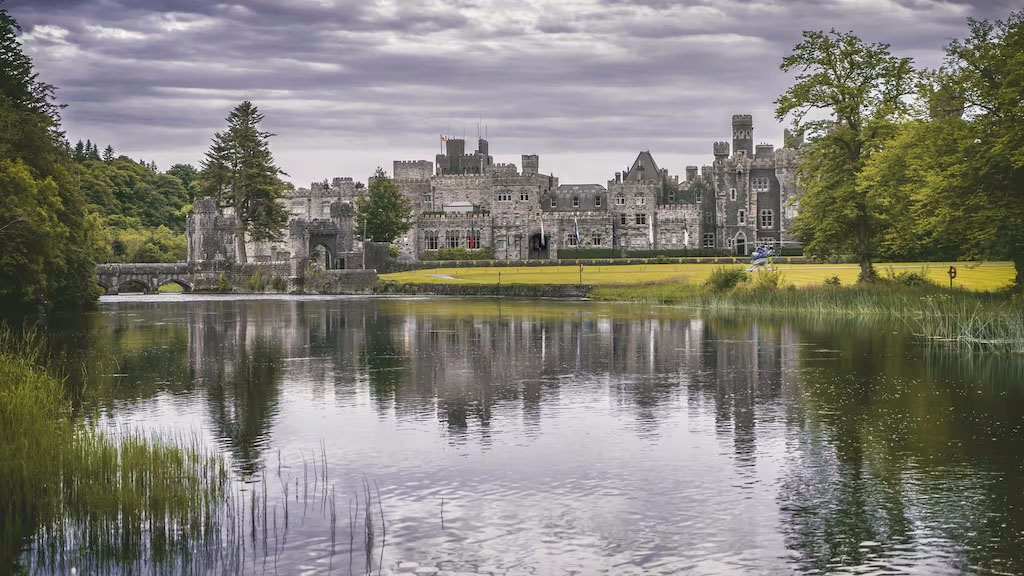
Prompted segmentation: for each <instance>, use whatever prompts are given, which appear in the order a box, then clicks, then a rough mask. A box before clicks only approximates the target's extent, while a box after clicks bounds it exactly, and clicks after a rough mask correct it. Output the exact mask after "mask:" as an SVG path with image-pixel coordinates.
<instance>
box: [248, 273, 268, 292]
mask: <svg viewBox="0 0 1024 576" xmlns="http://www.w3.org/2000/svg"><path fill="white" fill-rule="evenodd" d="M268 284H269V282H268V281H267V278H266V276H264V275H263V270H261V269H259V268H257V269H256V271H255V272H253V274H252V276H249V281H248V282H247V283H246V287H247V288H249V291H250V292H263V291H264V290H266V289H267V285H268Z"/></svg>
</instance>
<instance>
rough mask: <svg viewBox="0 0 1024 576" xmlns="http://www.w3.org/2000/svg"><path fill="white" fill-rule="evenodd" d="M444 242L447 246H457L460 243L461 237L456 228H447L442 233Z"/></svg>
mask: <svg viewBox="0 0 1024 576" xmlns="http://www.w3.org/2000/svg"><path fill="white" fill-rule="evenodd" d="M444 244H445V246H447V247H449V248H458V247H459V245H460V244H462V237H461V234H460V233H459V231H458V230H448V231H447V232H445V234H444Z"/></svg>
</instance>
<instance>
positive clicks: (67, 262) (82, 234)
mask: <svg viewBox="0 0 1024 576" xmlns="http://www.w3.org/2000/svg"><path fill="white" fill-rule="evenodd" d="M19 31H20V28H19V27H18V23H17V22H16V21H15V20H14V18H12V17H11V16H10V14H8V13H7V11H6V10H3V9H0V164H2V165H0V178H2V179H3V183H2V184H0V204H2V205H0V246H2V250H0V252H3V256H2V257H0V309H3V311H2V313H4V314H8V313H9V314H11V315H15V314H19V313H20V312H23V311H24V310H25V308H26V307H28V306H29V305H30V304H31V303H32V301H33V300H35V299H37V298H40V297H41V298H44V299H45V300H47V301H49V302H51V303H53V304H54V305H56V306H61V307H78V306H83V305H89V304H91V303H93V302H95V300H96V296H97V292H98V290H97V287H96V285H95V282H94V279H95V272H96V269H95V264H94V261H93V258H94V254H92V253H91V249H92V247H93V246H95V243H94V242H92V240H91V238H90V237H89V236H88V234H89V233H90V230H91V228H90V223H91V221H90V219H89V218H88V214H87V210H86V202H85V198H84V196H83V195H82V193H81V190H80V189H79V187H78V184H77V181H76V179H75V178H74V177H73V176H72V165H71V158H70V152H71V147H70V146H69V144H68V143H67V141H66V140H65V139H64V134H63V133H62V132H61V130H60V115H59V110H60V107H59V106H58V105H57V104H56V103H55V89H54V87H53V86H51V85H49V84H46V83H44V82H41V81H39V79H38V75H37V74H36V73H35V71H34V69H33V65H32V61H31V60H30V59H29V58H28V56H26V55H25V54H24V52H23V51H22V48H21V43H20V41H19V40H18V32H19ZM82 148H83V152H84V148H85V147H84V145H83V147H82Z"/></svg>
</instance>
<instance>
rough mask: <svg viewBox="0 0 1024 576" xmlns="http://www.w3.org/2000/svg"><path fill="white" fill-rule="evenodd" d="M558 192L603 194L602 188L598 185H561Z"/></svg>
mask: <svg viewBox="0 0 1024 576" xmlns="http://www.w3.org/2000/svg"><path fill="white" fill-rule="evenodd" d="M558 191H559V192H604V186H601V185H600V184H561V185H559V187H558Z"/></svg>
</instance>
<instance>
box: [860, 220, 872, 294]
mask: <svg viewBox="0 0 1024 576" xmlns="http://www.w3.org/2000/svg"><path fill="white" fill-rule="evenodd" d="M867 236H868V231H867V224H865V223H864V220H863V218H861V220H860V221H858V222H857V251H858V254H857V258H858V260H859V263H860V277H859V278H857V282H860V283H862V284H863V283H866V282H874V281H875V267H874V266H873V265H872V264H871V253H870V251H869V250H868V238H867Z"/></svg>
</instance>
